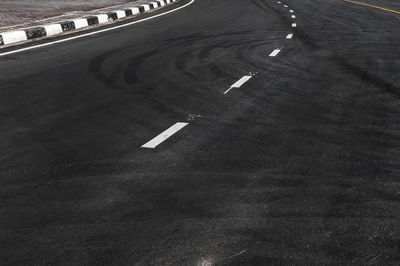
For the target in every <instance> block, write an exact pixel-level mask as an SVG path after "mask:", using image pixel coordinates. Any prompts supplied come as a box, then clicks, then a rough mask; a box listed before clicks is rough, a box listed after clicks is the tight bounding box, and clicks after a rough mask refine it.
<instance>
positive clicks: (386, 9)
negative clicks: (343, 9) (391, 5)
mask: <svg viewBox="0 0 400 266" xmlns="http://www.w3.org/2000/svg"><path fill="white" fill-rule="evenodd" d="M344 1H345V2H349V3H353V4H357V5H362V6H369V7H373V8H377V9H380V10H385V11H388V12H392V13H396V14H400V11H396V10H392V9H388V8H384V7H380V6H374V5H370V4H366V3H361V2H357V1H352V0H344Z"/></svg>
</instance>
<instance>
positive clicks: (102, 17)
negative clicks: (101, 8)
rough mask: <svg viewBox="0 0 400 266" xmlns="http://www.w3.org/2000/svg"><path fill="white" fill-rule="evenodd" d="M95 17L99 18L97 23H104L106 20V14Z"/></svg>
mask: <svg viewBox="0 0 400 266" xmlns="http://www.w3.org/2000/svg"><path fill="white" fill-rule="evenodd" d="M96 17H97V18H98V19H99V24H104V23H107V22H108V15H107V14H100V15H96Z"/></svg>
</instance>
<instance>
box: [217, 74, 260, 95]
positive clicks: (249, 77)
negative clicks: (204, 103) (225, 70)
mask: <svg viewBox="0 0 400 266" xmlns="http://www.w3.org/2000/svg"><path fill="white" fill-rule="evenodd" d="M252 77H253V76H243V77H242V78H241V79H239V80H238V81H236V82H235V83H234V84H233V85H232V86H231V87H230V88H229V89H228V90H226V91H225V92H224V94H227V93H228V92H229V91H230V90H231V89H233V88H240V87H242V85H243V84H245V83H246V82H247V81H249V80H250V79H251V78H252Z"/></svg>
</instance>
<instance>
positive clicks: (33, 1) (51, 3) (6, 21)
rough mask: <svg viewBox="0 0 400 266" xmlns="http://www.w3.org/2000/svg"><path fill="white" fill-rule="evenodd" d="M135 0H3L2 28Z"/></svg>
mask: <svg viewBox="0 0 400 266" xmlns="http://www.w3.org/2000/svg"><path fill="white" fill-rule="evenodd" d="M128 2H134V0H85V1H83V0H67V1H66V0H2V1H0V30H1V29H5V28H8V27H10V26H15V25H20V24H30V23H32V22H34V21H36V20H41V19H46V18H49V17H54V16H60V15H63V14H65V13H68V12H73V11H87V10H93V9H97V8H103V7H107V6H113V5H119V4H125V3H128Z"/></svg>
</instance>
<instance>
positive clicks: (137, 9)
mask: <svg viewBox="0 0 400 266" xmlns="http://www.w3.org/2000/svg"><path fill="white" fill-rule="evenodd" d="M129 9H130V10H132V15H137V14H139V13H140V10H139V8H138V7H131V8H129Z"/></svg>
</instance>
